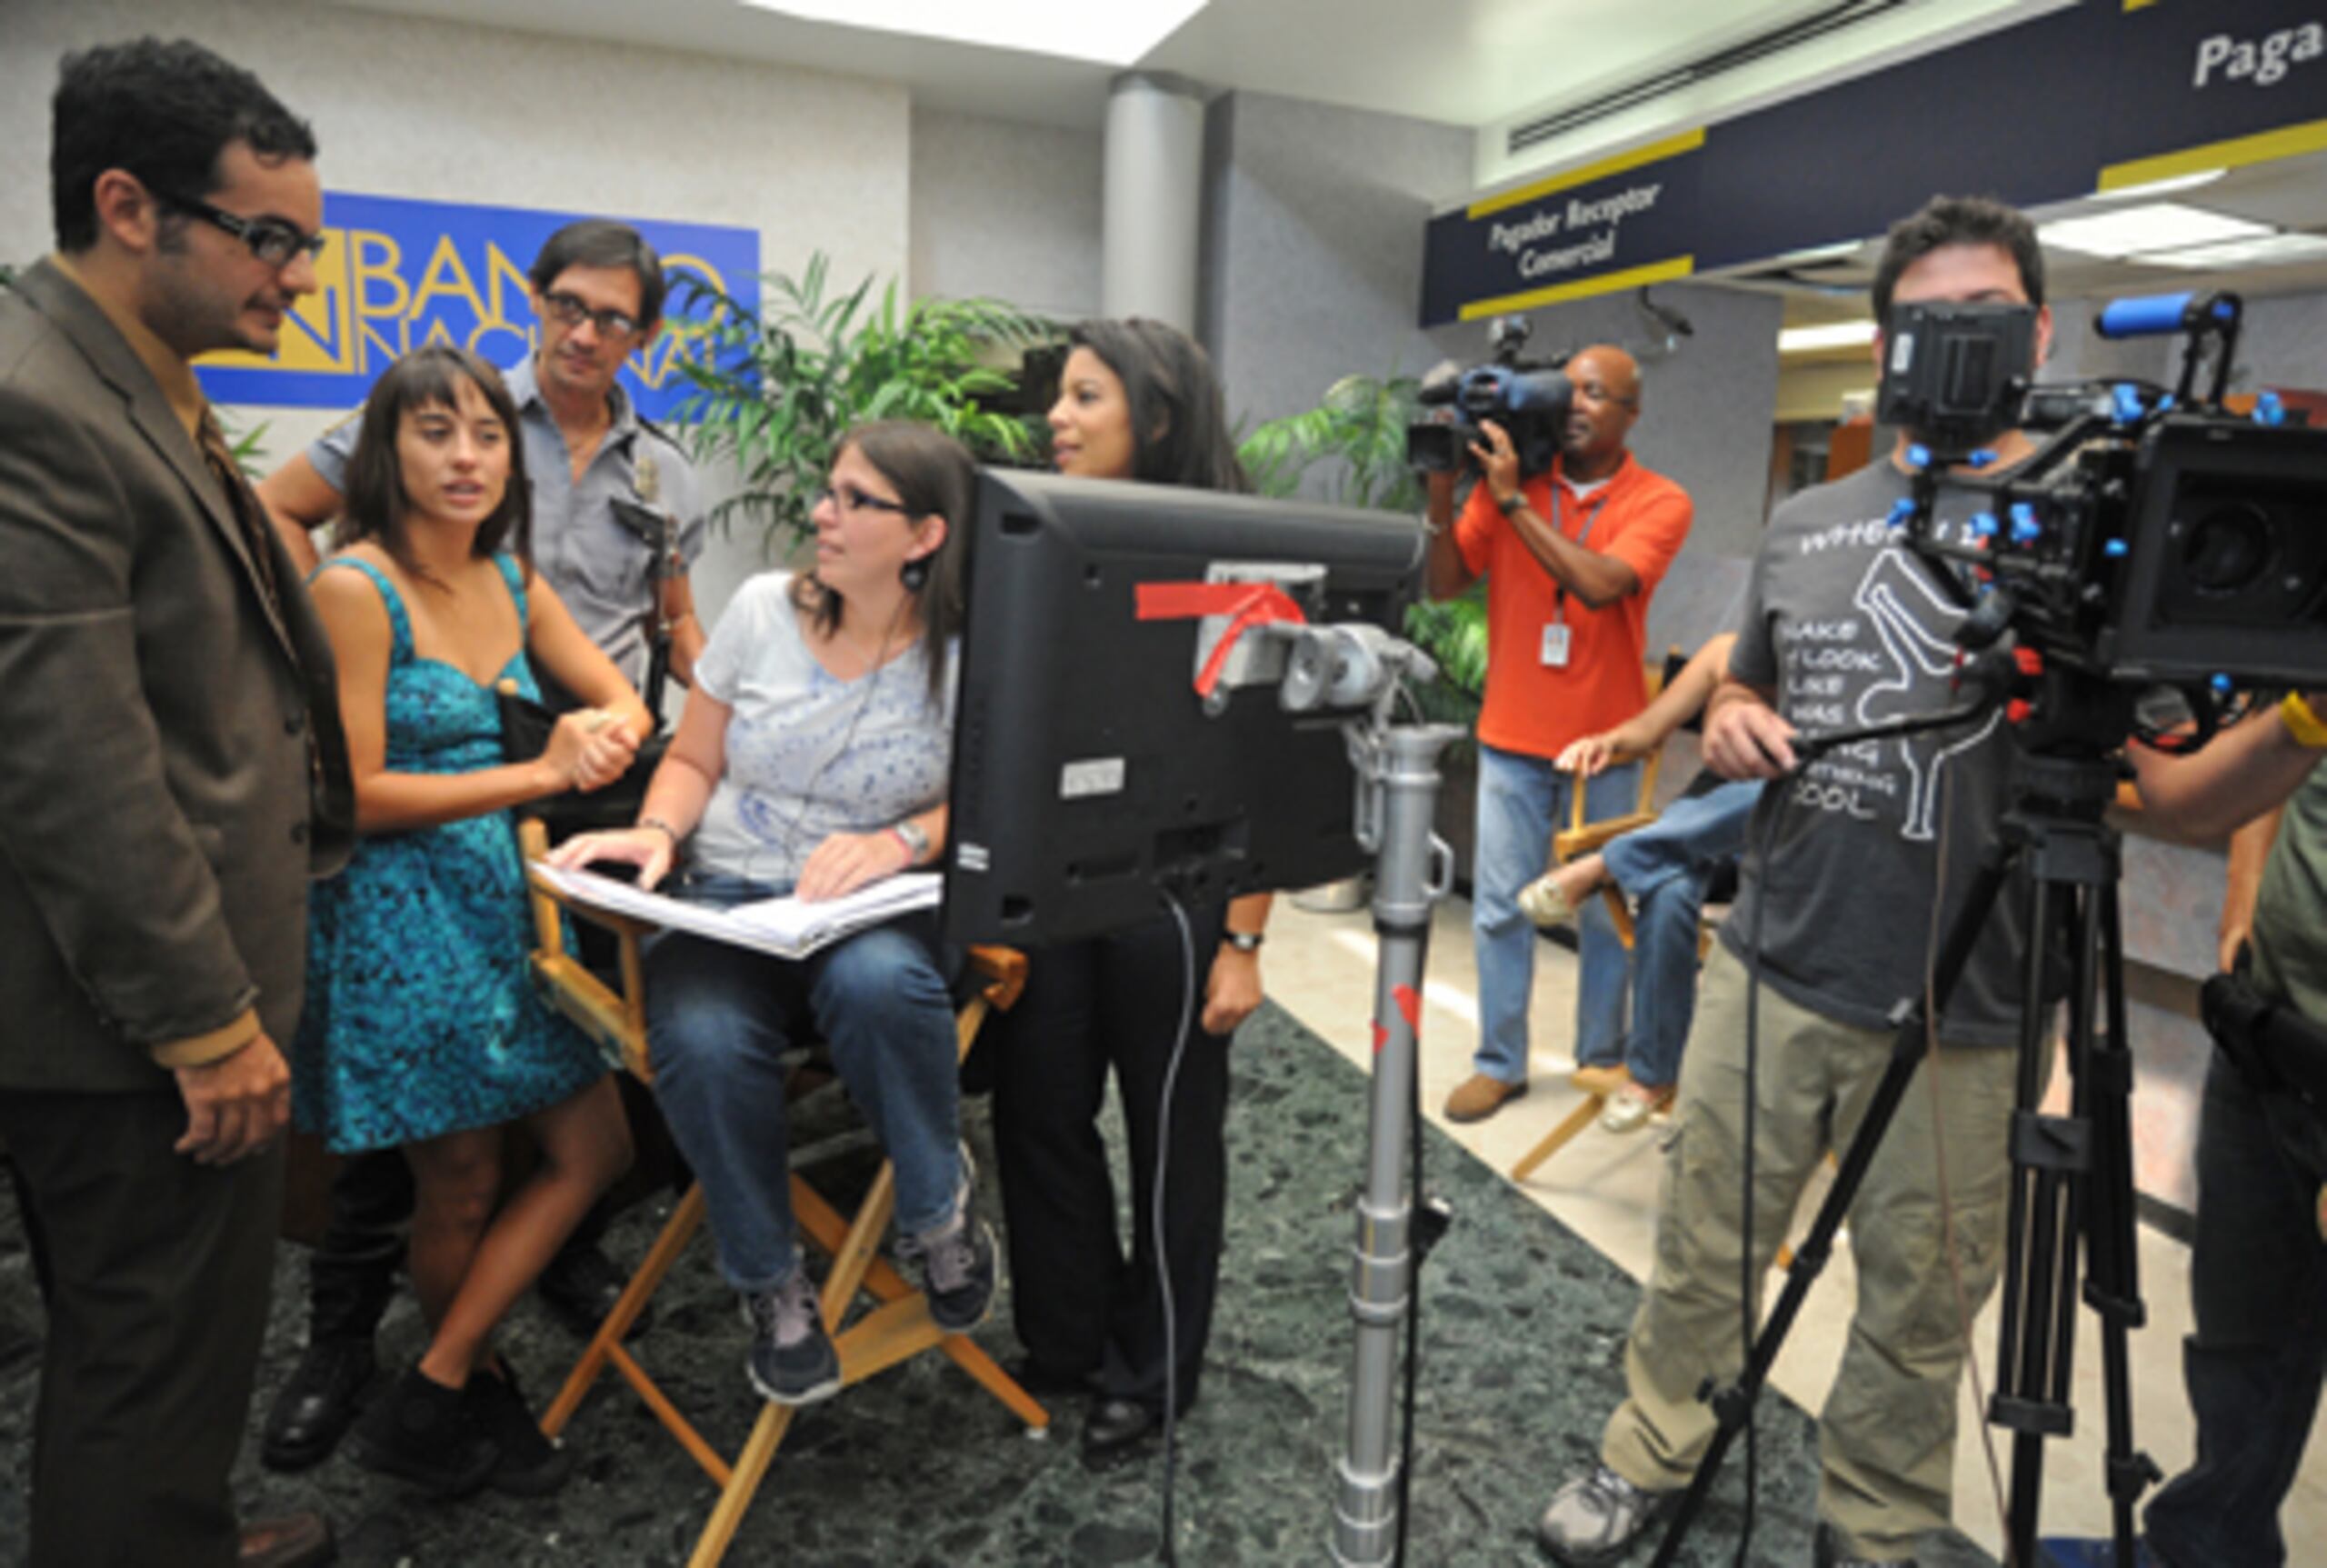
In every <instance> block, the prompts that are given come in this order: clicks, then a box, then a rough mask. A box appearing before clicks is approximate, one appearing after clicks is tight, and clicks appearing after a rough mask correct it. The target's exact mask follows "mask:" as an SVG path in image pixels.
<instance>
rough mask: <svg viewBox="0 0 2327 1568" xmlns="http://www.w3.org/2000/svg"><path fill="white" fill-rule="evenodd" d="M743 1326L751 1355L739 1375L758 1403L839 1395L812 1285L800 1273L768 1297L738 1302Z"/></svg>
mask: <svg viewBox="0 0 2327 1568" xmlns="http://www.w3.org/2000/svg"><path fill="white" fill-rule="evenodd" d="M744 1322H746V1323H750V1324H751V1325H752V1353H751V1354H750V1355H749V1356H748V1357H746V1358H745V1359H744V1372H745V1373H748V1374H749V1376H750V1377H751V1380H752V1386H753V1387H754V1388H756V1389H758V1390H759V1391H760V1395H761V1397H762V1398H764V1399H772V1400H774V1402H775V1403H778V1404H814V1403H816V1401H818V1400H820V1399H830V1398H831V1397H832V1396H833V1395H834V1394H836V1393H839V1392H840V1353H839V1352H838V1351H836V1350H834V1348H833V1336H832V1335H831V1334H830V1333H826V1332H825V1330H824V1312H823V1310H822V1309H821V1308H820V1307H819V1306H818V1305H817V1303H816V1284H815V1282H814V1280H811V1279H810V1278H809V1277H808V1271H807V1270H806V1269H805V1268H803V1267H798V1266H794V1269H793V1271H792V1277H791V1278H790V1279H787V1280H785V1281H784V1283H782V1284H780V1285H778V1286H776V1287H775V1288H774V1290H772V1291H760V1292H758V1293H755V1294H752V1295H747V1296H745V1297H744Z"/></svg>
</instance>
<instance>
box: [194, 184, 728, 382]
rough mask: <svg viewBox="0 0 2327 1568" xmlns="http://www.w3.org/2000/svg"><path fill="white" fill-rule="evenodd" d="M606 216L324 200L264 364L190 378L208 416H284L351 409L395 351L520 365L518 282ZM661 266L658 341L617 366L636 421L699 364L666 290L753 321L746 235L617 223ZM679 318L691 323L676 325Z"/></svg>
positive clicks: (244, 357) (523, 287)
mask: <svg viewBox="0 0 2327 1568" xmlns="http://www.w3.org/2000/svg"><path fill="white" fill-rule="evenodd" d="M591 216H616V215H610V214H587V213H554V212H537V211H534V210H532V209H530V208H524V207H486V206H468V205H461V204H459V203H454V202H417V201H407V200H404V198H402V197H399V196H364V195H347V194H345V193H343V192H337V191H335V192H333V193H331V194H330V195H327V196H326V197H325V202H324V219H325V227H324V237H325V244H324V249H323V254H322V255H320V256H318V257H317V258H316V261H315V276H316V281H317V283H318V284H319V285H320V286H319V287H318V288H317V290H316V292H315V293H314V294H312V295H308V296H307V297H305V299H303V300H301V301H299V303H298V305H297V307H296V308H295V310H294V311H293V312H292V315H291V316H290V318H289V319H288V320H286V321H285V323H284V325H283V336H282V341H281V342H280V343H279V344H278V345H276V348H275V354H274V355H272V356H271V357H261V356H260V355H255V354H216V355H207V356H205V358H204V359H203V360H202V361H201V362H200V363H199V364H198V365H196V367H195V368H196V370H197V371H198V372H199V374H200V375H201V378H202V385H203V390H204V391H205V393H207V394H209V396H210V397H211V398H212V399H213V400H214V401H216V402H219V403H245V404H271V405H275V406H286V407H294V408H354V407H355V405H356V404H359V403H361V402H363V400H364V394H365V393H366V392H367V391H369V390H370V389H371V385H372V382H373V380H374V378H375V377H376V376H377V375H379V374H380V372H381V371H383V370H385V369H386V368H387V366H388V365H389V364H390V363H391V362H392V361H394V359H395V357H396V356H397V355H400V354H402V353H404V351H405V350H406V349H409V348H416V347H418V346H419V345H422V344H425V343H452V344H458V345H461V346H462V347H464V348H471V349H474V350H475V351H476V352H477V353H478V354H480V355H484V357H485V358H486V359H488V360H490V361H491V362H492V363H494V365H503V366H508V365H516V364H517V363H519V362H520V361H522V360H523V359H524V358H525V357H526V356H527V355H530V354H532V353H533V351H534V342H535V339H536V336H537V334H538V331H539V327H538V324H537V323H536V322H535V321H534V310H533V305H532V302H531V299H530V298H529V296H528V294H527V288H528V285H527V283H526V278H525V269H526V268H527V267H528V266H530V265H532V264H533V260H534V254H535V253H536V252H537V251H539V250H540V249H541V247H542V244H543V242H544V241H545V240H547V239H548V238H549V236H550V235H553V234H554V233H556V232H557V231H558V230H559V229H560V228H562V227H564V225H567V224H570V223H572V222H574V220H576V219H577V218H582V217H591ZM621 221H623V222H625V223H628V224H630V225H632V226H633V227H634V228H635V229H637V230H638V232H639V233H640V234H642V235H645V236H646V241H647V243H648V244H649V245H653V246H654V249H655V251H656V253H657V254H658V255H661V256H662V258H663V268H664V274H665V275H666V277H667V279H668V281H669V283H670V285H671V297H670V300H669V302H668V303H667V305H665V306H664V315H665V317H666V318H667V320H666V325H664V329H663V331H662V333H661V334H660V335H658V336H656V337H655V339H654V342H652V343H650V344H648V345H646V346H645V347H644V348H643V349H641V350H639V351H638V352H637V353H635V354H634V355H631V357H630V361H629V363H628V364H627V365H624V367H623V376H622V379H623V385H624V386H625V387H626V388H627V389H628V390H629V393H630V394H631V396H632V397H633V398H634V399H635V400H636V401H637V404H638V408H639V411H640V412H641V413H643V414H646V415H648V416H649V417H650V418H652V417H658V416H661V415H664V414H668V413H669V412H670V410H671V408H672V406H673V405H674V404H676V403H677V402H678V401H679V399H680V398H681V397H683V396H684V394H685V393H686V388H687V383H686V378H685V376H684V375H683V374H682V372H681V370H680V368H679V367H680V365H681V364H682V363H683V362H684V361H686V360H688V359H691V358H699V357H701V355H703V353H704V333H703V329H702V325H701V322H702V318H703V315H704V311H705V310H706V308H707V307H706V306H704V305H694V306H692V307H691V306H689V305H688V303H687V293H688V291H687V290H686V289H685V288H684V287H683V286H681V284H680V279H681V278H683V277H685V276H689V275H692V276H694V277H696V278H700V279H701V280H703V281H704V283H707V284H709V285H712V286H713V287H714V288H716V289H719V290H722V291H724V293H726V294H728V295H733V296H734V298H735V299H737V300H739V301H741V302H742V303H743V304H744V305H746V306H748V307H749V308H750V309H752V310H754V311H756V310H757V309H758V308H759V270H760V236H759V231H757V230H756V229H742V228H724V227H719V226H716V225H710V224H680V223H658V222H654V221H653V220H651V219H644V218H623V219H621ZM690 311H691V312H692V315H693V318H694V319H693V320H692V321H690V320H689V319H688V317H687V316H686V315H683V314H682V313H683V312H690Z"/></svg>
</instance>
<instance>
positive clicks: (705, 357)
mask: <svg viewBox="0 0 2327 1568" xmlns="http://www.w3.org/2000/svg"><path fill="white" fill-rule="evenodd" d="M762 281H763V284H764V290H763V303H762V307H761V310H760V312H759V313H758V314H757V315H754V314H753V313H752V312H751V311H750V310H748V309H746V308H745V307H744V305H741V304H740V303H739V302H738V301H736V300H735V299H734V297H733V296H731V295H724V294H722V293H720V292H718V291H716V290H714V289H712V288H710V287H708V286H707V285H704V284H703V283H702V282H701V281H700V280H699V279H696V278H694V277H692V276H685V277H682V279H681V280H680V288H681V290H682V292H683V297H682V299H681V301H680V304H681V306H682V307H683V309H684V310H685V311H687V312H689V313H693V312H694V311H696V310H698V309H703V310H704V311H705V314H706V315H707V317H708V319H707V322H706V324H705V325H704V326H702V327H701V328H700V329H699V330H700V331H701V333H702V335H703V338H704V344H703V348H704V352H703V353H701V354H700V355H696V356H695V357H694V358H693V359H690V360H682V361H681V362H680V368H681V371H682V374H683V375H685V377H686V380H687V383H688V390H687V393H686V394H685V395H684V397H683V398H682V399H681V400H680V402H679V404H678V406H677V408H676V409H675V410H674V417H675V418H676V419H677V420H678V421H679V422H680V423H682V424H690V425H692V426H693V427H694V448H695V454H696V455H697V456H699V457H702V458H704V459H705V460H708V461H712V462H719V463H729V464H734V470H735V473H736V474H737V476H738V478H739V480H740V482H741V483H740V485H739V487H738V488H737V490H736V492H735V494H733V495H731V496H729V497H728V498H727V499H726V500H724V501H723V502H721V503H720V504H718V505H717V506H715V507H714V508H713V511H712V515H713V517H714V519H716V520H718V521H720V522H722V523H723V524H732V522H733V520H734V519H736V518H742V519H744V521H746V522H749V523H751V524H754V525H756V526H757V527H759V528H760V529H762V530H763V531H764V533H765V534H767V535H768V539H767V543H768V545H769V547H770V550H771V552H774V551H775V550H779V549H781V548H783V547H784V544H788V543H789V539H790V538H791V537H800V536H804V535H805V534H808V533H809V532H810V531H811V524H810V523H809V521H808V513H809V509H810V507H811V506H812V505H813V504H814V498H815V494H816V492H817V491H818V490H819V489H820V488H822V486H823V484H824V475H825V474H826V472H827V471H828V470H829V469H830V467H831V465H832V459H833V453H834V450H835V449H836V448H837V447H838V445H839V444H840V439H841V437H842V436H843V435H844V434H846V433H847V431H848V429H849V428H850V426H852V425H854V424H862V423H864V422H865V421H867V420H873V419H914V420H920V421H923V422H924V423H926V424H934V425H935V426H937V427H938V428H939V429H941V430H944V432H946V433H947V434H950V435H952V436H954V438H955V439H957V440H959V441H960V442H961V443H962V444H964V445H965V446H967V447H968V448H969V449H970V450H971V451H972V452H973V453H974V454H976V455H977V456H978V457H980V458H981V459H984V460H1004V461H1023V460H1024V459H1025V458H1026V457H1028V456H1029V455H1031V454H1033V452H1034V449H1035V438H1034V432H1033V431H1032V430H1031V429H1030V428H1029V427H1028V425H1027V424H1026V422H1025V421H1024V420H1022V419H1020V418H1019V417H1017V416H1016V415H1014V414H1004V413H1001V412H999V411H997V410H995V409H994V408H993V407H991V406H989V401H990V400H991V399H993V398H994V397H995V396H996V395H998V394H1003V393H1005V392H1007V391H1009V390H1010V388H1011V386H1012V381H1011V378H1010V376H1009V375H1007V374H1006V373H1005V372H1004V371H1003V370H1002V369H1000V368H997V366H996V364H995V363H994V362H995V360H996V357H997V356H998V355H1005V354H1007V353H1009V351H1011V350H1024V349H1025V348H1028V347H1031V346H1034V345H1040V344H1044V343H1048V342H1052V341H1054V340H1055V339H1056V338H1057V337H1058V336H1059V335H1060V331H1059V327H1058V325H1057V324H1056V323H1054V322H1052V321H1050V320H1049V319H1047V318H1046V317H1044V316H1040V315H1035V314H1034V313H1033V312H1030V311H1024V310H1021V309H1019V308H1018V307H1017V306H1015V305H1010V304H1007V303H1006V302H1004V301H1001V300H994V299H934V298H933V299H917V300H913V301H910V302H904V303H901V302H900V300H899V298H898V288H897V285H896V282H895V280H894V279H892V280H890V281H888V282H887V283H885V284H880V285H878V288H877V291H876V287H875V285H876V280H875V279H874V277H872V276H870V275H867V276H866V277H865V278H864V279H863V280H862V281H861V282H859V283H858V284H857V285H855V286H854V287H853V288H849V289H847V290H845V291H835V290H834V285H833V283H832V267H831V262H830V259H829V258H828V257H826V256H825V255H824V253H823V252H821V251H820V252H817V253H815V254H814V255H811V256H810V257H809V258H808V262H807V265H805V266H804V267H803V268H802V269H801V270H800V274H799V275H798V276H796V277H794V276H792V275H787V274H784V273H770V274H768V275H766V276H765V277H764V279H763V280H762Z"/></svg>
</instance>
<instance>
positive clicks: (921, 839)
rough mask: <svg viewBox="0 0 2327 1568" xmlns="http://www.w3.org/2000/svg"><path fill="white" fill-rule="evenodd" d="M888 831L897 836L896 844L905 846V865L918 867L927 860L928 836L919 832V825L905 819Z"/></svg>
mask: <svg viewBox="0 0 2327 1568" xmlns="http://www.w3.org/2000/svg"><path fill="white" fill-rule="evenodd" d="M889 831H890V832H891V833H893V834H896V835H897V842H898V843H899V844H904V846H905V864H907V865H919V864H921V863H922V862H923V861H924V860H925V859H927V858H928V856H929V835H928V834H925V833H924V832H922V831H921V824H919V823H917V822H915V821H914V820H913V818H911V817H907V818H905V820H904V821H903V822H901V823H899V824H896V825H895V826H894V827H893V828H891V829H890V830H889Z"/></svg>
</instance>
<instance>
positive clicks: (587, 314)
mask: <svg viewBox="0 0 2327 1568" xmlns="http://www.w3.org/2000/svg"><path fill="white" fill-rule="evenodd" d="M542 304H543V305H546V306H548V307H549V313H550V315H553V316H554V317H556V318H557V320H558V322H559V324H560V325H564V326H580V325H582V324H583V323H584V322H585V321H586V322H588V323H589V324H590V325H592V326H594V327H596V328H597V329H598V333H599V335H600V336H602V337H628V336H629V335H631V334H632V333H634V332H636V331H637V330H638V323H637V322H636V321H635V320H634V319H633V318H632V317H631V316H629V315H625V314H624V312H622V311H618V310H592V309H591V308H590V306H589V305H588V304H587V303H585V302H584V300H583V299H582V298H581V297H580V296H579V295H570V294H568V293H566V292H565V291H564V289H559V290H558V291H557V292H556V293H555V294H545V295H542Z"/></svg>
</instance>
